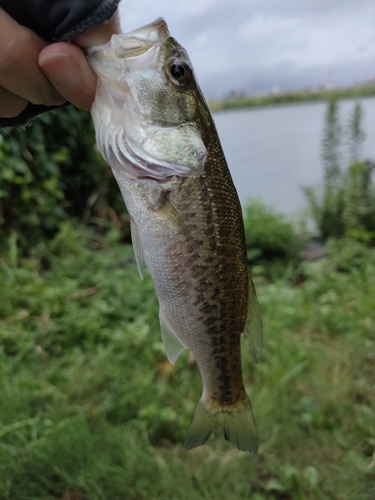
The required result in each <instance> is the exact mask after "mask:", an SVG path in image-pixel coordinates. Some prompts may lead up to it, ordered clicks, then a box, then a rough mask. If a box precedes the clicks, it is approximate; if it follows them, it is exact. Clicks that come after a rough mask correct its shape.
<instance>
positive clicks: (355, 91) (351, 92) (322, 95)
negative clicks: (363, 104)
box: [209, 84, 375, 111]
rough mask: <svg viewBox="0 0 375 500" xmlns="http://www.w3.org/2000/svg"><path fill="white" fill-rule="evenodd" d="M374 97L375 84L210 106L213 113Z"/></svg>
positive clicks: (243, 98) (225, 101) (214, 102)
mask: <svg viewBox="0 0 375 500" xmlns="http://www.w3.org/2000/svg"><path fill="white" fill-rule="evenodd" d="M374 96H375V84H374V85H361V86H354V87H337V88H333V89H319V90H316V91H312V90H301V91H296V92H286V93H278V94H270V95H265V96H235V97H230V98H227V99H222V100H209V105H210V108H211V110H212V111H224V110H227V109H238V108H251V107H263V106H277V105H280V104H293V103H303V102H309V101H327V100H329V99H357V98H360V97H374Z"/></svg>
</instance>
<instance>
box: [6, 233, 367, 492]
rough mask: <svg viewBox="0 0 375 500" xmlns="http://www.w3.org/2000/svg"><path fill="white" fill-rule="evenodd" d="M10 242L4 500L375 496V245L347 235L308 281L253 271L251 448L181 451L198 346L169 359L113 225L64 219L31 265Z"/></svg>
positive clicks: (146, 289)
mask: <svg viewBox="0 0 375 500" xmlns="http://www.w3.org/2000/svg"><path fill="white" fill-rule="evenodd" d="M4 248H5V250H4V252H3V254H2V255H0V284H1V285H0V345H1V348H0V376H1V379H0V499H1V500H2V499H4V500H5V499H11V500H21V499H22V500H31V499H33V500H44V499H45V500H47V499H62V500H83V499H84V500H86V499H87V500H99V499H108V500H116V499H134V500H143V499H145V500H146V499H147V500H150V499H151V500H152V499H176V500H177V499H189V500H195V499H196V500H198V499H207V500H209V499H210V500H211V499H215V500H217V499H223V500H224V499H228V498H231V499H252V500H268V499H280V500H281V499H293V500H294V499H295V500H299V499H312V500H314V499H316V500H318V499H319V500H321V499H332V500H333V499H335V500H371V499H373V498H375V455H374V450H375V425H374V424H375V398H374V389H375V368H374V366H375V319H374V310H375V255H374V251H373V250H369V249H366V248H365V247H363V246H361V245H360V244H358V243H353V242H351V241H346V242H345V241H344V242H342V243H340V244H337V243H336V244H335V245H331V248H330V256H329V257H328V258H327V259H326V260H325V261H324V262H320V263H315V264H304V265H303V266H302V268H301V269H300V270H299V271H298V273H299V276H298V280H297V279H296V278H297V277H296V275H295V273H293V272H290V275H287V274H286V275H285V276H284V277H283V278H282V279H279V280H277V281H274V282H272V283H268V282H264V281H263V280H264V278H262V276H261V275H259V276H255V282H256V285H257V290H258V295H259V300H260V304H261V309H262V313H263V320H264V330H265V345H264V348H263V351H262V353H261V356H260V360H259V363H258V365H257V366H256V367H255V366H254V365H253V364H252V362H251V361H250V355H249V353H248V352H247V351H246V349H245V348H244V349H243V372H244V379H245V384H246V386H247V389H248V391H249V393H250V395H251V398H252V402H253V407H254V413H255V418H256V421H257V424H258V430H259V435H260V442H261V446H260V450H259V453H258V455H257V456H253V455H249V454H245V453H241V452H238V451H237V450H235V449H234V448H232V447H229V445H227V444H226V443H225V442H223V441H222V440H219V441H218V442H216V441H214V442H213V443H212V445H211V446H203V447H200V448H198V449H196V450H193V451H191V452H187V451H185V450H184V448H183V447H182V444H181V443H182V441H183V438H184V435H185V432H186V429H187V426H188V424H189V421H190V418H191V416H192V413H193V411H194V408H195V405H196V403H197V402H198V400H199V397H200V393H201V381H200V375H199V372H198V369H197V367H196V365H195V364H194V363H192V362H191V360H190V359H189V356H188V353H185V354H184V355H183V356H182V357H181V358H180V359H179V360H178V362H177V365H176V366H171V365H170V364H169V363H168V362H167V361H166V357H165V353H164V350H163V346H162V343H161V338H160V332H159V326H158V306H157V300H156V297H155V295H154V292H153V285H152V282H151V280H150V278H149V277H148V276H146V278H145V280H143V281H141V280H140V278H139V276H138V273H137V270H136V268H135V266H134V262H133V257H132V255H133V254H132V250H131V248H129V247H128V246H124V245H121V244H120V243H119V242H118V238H117V235H116V234H115V233H111V234H109V235H108V236H107V237H106V238H104V237H99V236H97V235H94V234H92V233H90V232H87V231H84V230H81V229H78V230H77V229H72V228H71V227H70V226H69V225H66V226H64V228H63V230H62V232H61V233H60V234H59V235H58V236H57V237H56V238H55V239H54V240H53V241H52V242H49V243H41V244H40V245H39V246H38V247H36V248H34V249H32V250H31V255H30V256H29V257H28V258H27V259H22V258H19V257H18V255H17V239H16V237H15V236H14V235H13V236H12V237H10V238H9V240H8V241H7V242H6V244H5V245H4ZM301 276H302V279H301ZM296 281H298V282H302V283H301V284H299V285H298V286H296V285H293V283H294V282H296Z"/></svg>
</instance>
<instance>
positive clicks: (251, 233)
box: [244, 199, 300, 264]
mask: <svg viewBox="0 0 375 500" xmlns="http://www.w3.org/2000/svg"><path fill="white" fill-rule="evenodd" d="M244 225H245V234H246V244H247V248H248V252H247V256H248V260H249V262H250V263H252V264H254V263H259V262H264V261H267V260H268V261H269V260H278V261H284V262H285V261H288V260H290V259H293V258H295V257H296V256H297V253H298V250H299V249H300V239H299V237H298V236H297V233H296V230H295V229H294V227H293V224H292V223H291V222H289V221H288V219H287V217H286V216H285V215H283V214H280V213H277V212H276V211H275V210H274V209H273V208H272V207H269V206H267V205H265V204H264V203H263V202H262V200H260V199H252V200H249V201H248V202H247V203H246V204H245V206H244Z"/></svg>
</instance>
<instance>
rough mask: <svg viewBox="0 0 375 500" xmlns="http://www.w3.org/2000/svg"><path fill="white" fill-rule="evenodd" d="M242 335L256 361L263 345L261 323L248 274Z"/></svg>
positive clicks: (257, 304) (255, 296) (256, 300)
mask: <svg viewBox="0 0 375 500" xmlns="http://www.w3.org/2000/svg"><path fill="white" fill-rule="evenodd" d="M242 335H243V336H244V340H245V344H246V345H247V346H248V348H249V349H250V353H251V356H252V358H253V360H254V362H255V363H256V362H257V359H258V355H259V353H260V351H261V350H262V346H263V325H262V319H261V316H260V309H259V302H258V299H257V295H256V292H255V288H254V283H253V281H252V279H251V278H250V276H249V300H248V309H247V318H246V324H245V328H244V331H243V332H242Z"/></svg>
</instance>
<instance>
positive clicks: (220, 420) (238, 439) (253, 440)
mask: <svg viewBox="0 0 375 500" xmlns="http://www.w3.org/2000/svg"><path fill="white" fill-rule="evenodd" d="M216 429H218V430H219V431H221V432H222V433H223V434H224V437H225V439H226V440H227V441H230V442H231V443H232V444H234V445H235V446H237V448H238V449H239V450H241V451H251V452H253V453H257V451H258V434H257V430H256V427H255V422H254V417H253V411H252V408H251V403H250V399H249V398H247V400H246V401H244V403H242V404H236V405H233V406H224V407H221V408H217V407H211V405H210V404H208V403H207V402H205V401H204V400H201V401H200V402H199V403H198V406H197V407H196V409H195V412H194V416H193V419H192V421H191V423H190V426H189V429H188V431H187V434H186V437H185V448H186V449H187V450H191V449H193V448H196V447H197V446H200V445H202V444H204V443H205V442H206V441H207V439H208V438H209V437H210V435H211V434H212V432H213V431H214V430H216Z"/></svg>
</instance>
